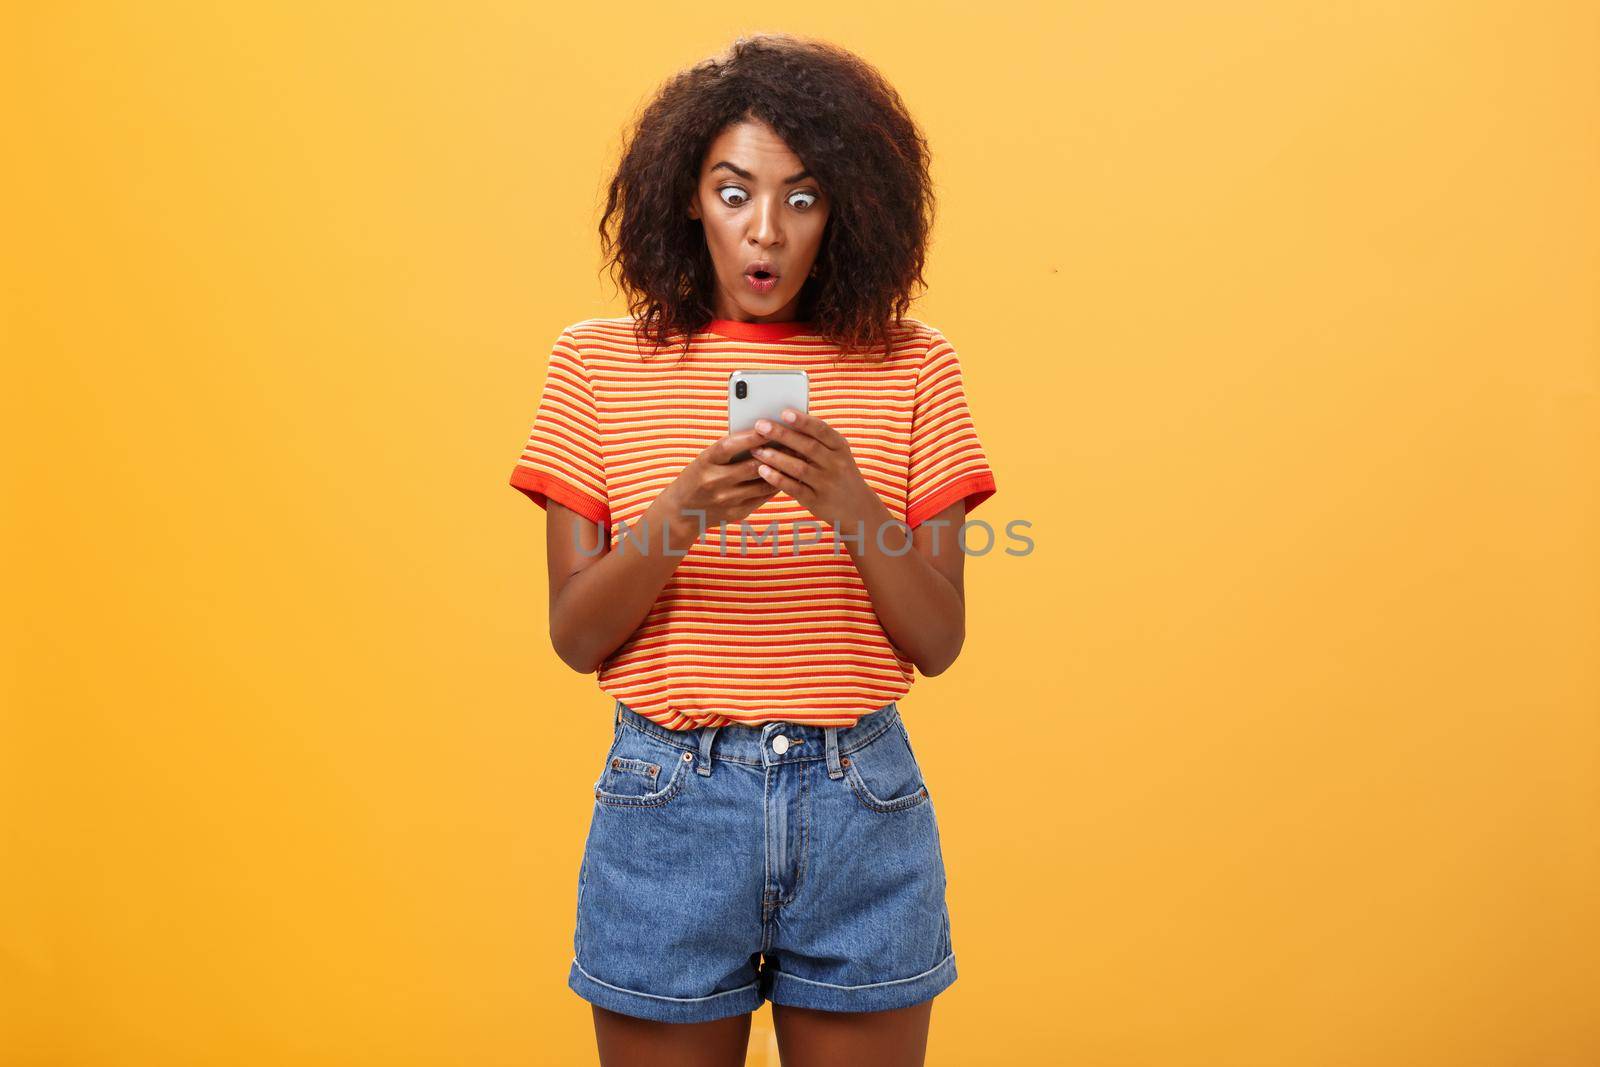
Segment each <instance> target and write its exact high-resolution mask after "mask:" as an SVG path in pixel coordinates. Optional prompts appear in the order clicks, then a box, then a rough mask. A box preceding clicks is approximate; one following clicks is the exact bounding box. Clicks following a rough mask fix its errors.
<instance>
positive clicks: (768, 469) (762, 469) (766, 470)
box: [756, 463, 772, 478]
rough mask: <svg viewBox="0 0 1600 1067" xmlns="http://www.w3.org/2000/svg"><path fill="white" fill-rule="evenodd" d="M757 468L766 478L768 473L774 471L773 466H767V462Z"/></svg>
mask: <svg viewBox="0 0 1600 1067" xmlns="http://www.w3.org/2000/svg"><path fill="white" fill-rule="evenodd" d="M756 469H757V470H759V471H760V472H761V477H763V478H765V477H766V476H767V475H769V474H771V473H772V468H771V467H769V466H767V465H766V464H765V463H763V464H762V465H761V466H760V467H757V468H756Z"/></svg>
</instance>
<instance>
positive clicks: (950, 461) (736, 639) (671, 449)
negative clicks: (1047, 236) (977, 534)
mask: <svg viewBox="0 0 1600 1067" xmlns="http://www.w3.org/2000/svg"><path fill="white" fill-rule="evenodd" d="M811 329H812V326H811V325H810V324H808V323H803V322H768V323H751V322H735V321H732V320H725V319H714V320H712V321H711V322H710V323H709V324H708V325H707V327H706V328H705V329H704V330H702V331H700V332H697V333H695V334H694V335H693V336H692V337H691V338H690V349H689V353H688V354H687V355H684V356H682V357H681V359H680V358H679V357H680V353H682V352H683V345H682V337H681V336H680V337H679V338H678V339H677V340H678V344H677V346H676V347H668V348H663V349H662V350H661V351H660V352H656V353H652V351H651V349H650V348H649V346H648V345H644V346H641V345H640V344H639V342H638V340H637V339H636V338H635V336H634V332H633V320H632V319H630V318H627V317H621V318H593V319H586V320H584V321H582V322H577V323H574V324H573V325H571V326H568V327H567V328H566V329H564V330H562V331H561V336H560V337H559V338H558V339H557V340H556V343H555V346H554V348H553V349H552V351H551V353H550V361H549V367H548V370H547V372H546V376H545V383H544V388H543V391H542V394H541V396H540V400H539V406H538V408H537V410H536V412H535V414H534V418H533V426H532V429H531V431H530V432H529V434H528V438H527V442H526V444H525V445H524V446H523V449H522V455H521V456H520V458H518V460H517V462H516V465H515V466H514V468H513V469H512V472H511V484H512V485H513V486H515V487H516V488H517V489H520V490H521V491H522V492H524V493H526V494H527V495H528V496H529V497H530V498H531V499H533V500H534V501H535V502H536V503H537V504H539V506H540V507H544V506H546V504H547V502H548V501H549V500H555V501H557V502H559V503H561V504H564V505H565V506H567V507H568V508H571V509H572V510H573V511H575V512H577V513H578V514H580V515H582V516H584V517H585V518H586V519H588V520H590V521H592V522H596V523H608V524H610V531H611V532H610V537H609V543H610V545H611V550H612V551H619V550H620V551H634V550H635V549H636V547H637V546H625V547H623V548H621V549H619V548H618V547H617V546H618V542H619V541H620V539H621V534H622V530H621V526H622V524H623V523H626V524H627V525H628V527H629V529H630V531H631V532H632V534H633V535H634V536H641V535H643V534H644V533H648V534H649V536H650V539H651V546H652V548H653V549H654V548H655V546H656V544H657V542H656V538H657V537H658V536H659V531H658V530H654V529H651V530H646V529H645V528H644V527H642V526H640V524H639V519H640V516H642V515H643V513H644V511H645V509H646V508H648V507H649V506H650V504H651V503H652V502H653V501H654V500H655V499H656V497H657V496H658V495H659V494H660V493H661V491H662V490H663V489H665V488H666V487H667V486H668V485H669V484H671V482H672V481H673V480H674V479H676V478H677V477H678V474H679V473H680V472H681V471H682V470H683V468H684V467H685V466H687V465H688V464H689V462H690V461H691V460H693V459H694V458H695V457H696V456H697V455H699V454H700V453H701V452H703V451H704V450H705V449H706V448H708V447H710V446H711V445H712V444H714V443H716V441H717V440H719V439H720V438H722V437H725V436H727V434H728V375H729V374H730V373H732V372H733V371H736V370H746V369H759V368H799V369H803V370H805V371H806V372H807V375H808V376H809V379H810V395H809V403H808V410H809V412H810V413H811V414H812V415H815V416H817V417H818V418H821V419H822V420H823V421H825V422H826V423H828V425H830V426H832V427H833V428H834V429H835V430H837V431H839V433H841V434H842V435H843V436H844V437H845V439H846V440H847V441H849V443H850V450H851V453H852V455H853V456H854V458H855V462H856V466H857V468H858V469H859V470H860V471H861V474H862V476H863V477H864V478H865V479H866V481H867V483H868V484H869V485H871V486H872V488H873V489H874V490H876V491H877V493H878V496H879V497H880V498H881V499H882V500H883V503H884V506H885V507H886V508H887V509H888V511H889V513H890V514H891V515H893V516H894V517H895V518H897V519H903V520H905V522H906V523H907V525H909V526H913V527H914V526H916V525H917V524H918V523H921V522H922V521H923V520H925V519H927V518H929V517H930V516H933V515H936V514H937V513H939V512H940V511H942V510H943V509H944V508H946V507H948V506H949V505H950V504H952V503H954V502H955V501H956V500H958V499H965V500H966V509H967V512H968V513H971V512H972V510H973V509H974V508H976V507H977V506H978V505H979V504H981V503H983V501H985V500H987V499H988V498H989V497H990V496H992V495H993V494H994V491H995V484H994V473H993V471H992V470H991V469H990V467H989V462H988V459H987V457H986V456H985V454H984V449H983V446H982V444H981V443H980V442H979V440H978V435H977V432H976V430H975V429H974V427H973V421H972V416H971V413H970V412H969V410H968V404H967V397H966V393H965V390H964V388H963V385H962V378H961V365H960V363H959V361H958V360H957V358H956V350H955V348H954V347H952V346H951V344H950V342H949V341H948V340H946V339H945V337H944V335H943V334H941V333H940V332H939V331H938V330H936V329H934V328H933V327H931V326H928V325H926V324H925V323H922V322H920V321H918V320H916V319H903V320H901V325H900V327H899V329H898V330H897V331H896V334H895V340H894V344H893V348H892V350H891V351H892V355H891V356H890V357H889V358H888V359H885V360H883V361H882V362H868V361H866V360H864V359H863V358H862V357H860V356H859V355H857V356H853V357H852V358H850V359H848V360H846V359H842V358H840V350H839V348H838V346H837V345H834V344H831V343H829V342H828V341H827V340H826V339H825V338H823V337H821V336H820V335H818V334H815V333H811V332H808V331H809V330H811ZM744 521H745V522H746V523H748V524H749V526H750V533H749V534H743V533H742V532H741V530H740V528H739V526H738V525H737V524H732V525H729V526H727V527H716V526H708V527H707V529H706V531H705V533H704V534H702V535H701V537H700V538H699V539H698V540H697V541H696V542H695V544H693V545H692V546H690V547H689V549H688V551H687V553H686V554H685V555H683V557H682V558H681V559H680V561H679V563H678V566H677V569H676V570H675V571H674V572H673V574H672V576H671V577H670V578H669V579H668V580H667V582H666V585H665V586H664V587H663V588H662V590H661V593H660V595H659V596H658V597H657V598H656V601H655V604H654V605H653V606H652V607H651V609H650V612H649V614H648V615H646V617H645V618H644V621H643V622H641V623H640V624H639V627H638V628H637V629H636V630H635V631H634V632H633V634H632V635H631V636H630V637H629V638H628V640H627V641H626V642H625V643H624V644H622V645H621V646H619V647H618V648H617V649H616V650H615V651H614V652H613V653H612V654H611V655H610V657H609V658H607V659H606V661H605V662H604V663H603V664H602V665H601V667H600V670H599V673H598V676H597V680H598V683H599V686H600V689H601V691H602V692H604V693H606V694H607V695H608V696H611V697H615V698H616V699H618V700H621V701H622V702H623V703H624V704H626V705H627V706H628V707H630V708H632V709H633V710H634V711H637V712H638V713H639V714H641V715H643V716H645V717H646V718H648V719H650V720H652V721H653V722H656V723H658V724H660V725H661V726H664V727H666V728H667V729H670V730H689V729H694V728H696V727H700V726H721V725H726V724H728V723H741V724H746V725H749V724H757V723H763V722H776V721H782V722H791V723H808V724H812V725H817V726H849V725H852V724H854V722H855V721H856V720H857V719H858V718H860V717H861V716H862V715H865V714H867V713H868V712H870V711H873V710H875V709H877V708H880V707H882V706H883V705H884V704H887V703H889V702H890V701H892V700H896V699H898V698H899V697H901V696H904V695H905V693H906V692H907V691H908V690H909V689H910V688H911V683H912V681H913V679H914V678H915V676H916V675H915V670H914V665H913V664H912V662H911V661H910V660H908V659H907V658H905V657H904V656H903V655H901V653H900V650H899V649H898V648H896V647H895V645H894V644H893V642H892V641H891V640H890V638H889V636H888V634H887V633H886V632H885V631H884V629H883V626H882V625H881V624H880V623H879V621H878V617H877V615H876V614H875V613H874V612H873V609H872V600H871V598H870V597H869V596H868V593H867V587H866V583H865V582H863V581H862V579H861V575H860V574H859V572H858V571H857V570H856V566H855V561H854V559H853V557H852V556H851V555H850V553H849V551H848V546H847V545H845V544H844V543H836V538H835V536H834V530H833V528H832V527H831V526H828V525H826V524H823V523H820V522H819V521H818V520H817V519H816V517H815V516H813V515H812V514H811V513H810V512H809V511H807V510H806V508H805V507H804V506H803V505H801V504H800V503H799V502H798V501H797V500H795V499H794V498H793V497H792V496H790V495H789V494H788V493H786V492H782V491H780V492H778V493H777V494H776V495H774V496H773V497H772V498H771V499H770V500H768V501H767V502H766V503H764V504H762V505H761V506H760V507H758V508H756V509H755V510H754V511H752V512H751V513H750V514H749V515H748V516H747V517H746V518H745V519H744ZM797 523H800V524H801V525H800V527H799V530H798V540H799V546H800V547H799V551H798V553H797V552H796V550H795V544H796V537H797V531H796V528H795V527H796V524H797ZM658 525H659V524H658ZM843 532H844V533H845V534H847V535H849V536H852V537H853V536H854V535H855V534H856V532H857V531H855V530H850V529H848V528H846V529H845V530H844V531H843ZM864 532H865V536H867V537H872V536H874V533H875V531H873V530H872V529H871V527H870V524H868V525H866V526H864ZM773 535H776V536H775V537H774V536H773ZM956 535H957V529H956V528H955V527H946V528H945V529H943V530H941V531H940V532H939V540H938V545H939V550H940V551H960V549H959V546H958V543H957V540H956ZM763 538H765V540H762V539H763ZM724 539H725V541H726V547H725V548H723V547H722V545H723V543H724ZM886 543H888V544H891V545H892V544H894V542H893V541H886ZM908 551H916V549H914V548H909V549H908Z"/></svg>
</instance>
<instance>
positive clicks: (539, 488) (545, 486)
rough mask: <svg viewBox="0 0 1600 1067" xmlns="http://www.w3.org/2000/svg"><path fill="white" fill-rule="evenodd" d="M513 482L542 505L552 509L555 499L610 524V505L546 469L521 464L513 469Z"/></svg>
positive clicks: (591, 520)
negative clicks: (548, 504) (535, 468)
mask: <svg viewBox="0 0 1600 1067" xmlns="http://www.w3.org/2000/svg"><path fill="white" fill-rule="evenodd" d="M511 484H512V485H513V486H514V487H516V488H517V489H520V490H522V492H524V493H526V494H527V495H528V498H529V499H531V500H532V501H533V502H534V503H535V504H538V505H539V506H540V507H541V508H546V509H547V510H548V506H547V501H548V500H554V501H555V502H556V503H558V504H561V505H562V506H564V507H567V508H570V509H572V510H573V511H575V512H577V513H578V514H579V515H582V516H583V517H584V518H586V519H588V520H589V521H590V522H596V523H604V524H606V525H610V522H611V509H610V508H609V507H607V506H606V505H605V504H603V503H601V502H600V501H599V500H596V499H595V498H594V497H592V496H590V495H589V494H588V493H585V492H584V491H583V490H581V489H579V488H577V487H576V486H573V485H570V484H568V483H567V482H564V481H562V480H561V479H559V478H556V477H554V476H552V475H549V474H546V473H545V472H543V471H536V470H532V469H531V468H528V467H524V466H521V465H520V464H519V465H518V466H516V467H515V468H513V469H512V471H511Z"/></svg>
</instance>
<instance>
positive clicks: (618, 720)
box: [614, 697, 622, 723]
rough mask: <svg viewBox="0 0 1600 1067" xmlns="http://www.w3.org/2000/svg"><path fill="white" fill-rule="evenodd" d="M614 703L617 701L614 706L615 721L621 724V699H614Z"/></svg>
mask: <svg viewBox="0 0 1600 1067" xmlns="http://www.w3.org/2000/svg"><path fill="white" fill-rule="evenodd" d="M616 701H617V706H616V708H615V709H614V710H615V711H616V713H617V718H616V721H617V722H618V723H620V722H622V698H621V697H618V698H616Z"/></svg>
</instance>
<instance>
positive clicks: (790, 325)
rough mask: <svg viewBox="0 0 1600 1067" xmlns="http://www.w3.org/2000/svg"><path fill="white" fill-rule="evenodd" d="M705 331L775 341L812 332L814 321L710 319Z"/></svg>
mask: <svg viewBox="0 0 1600 1067" xmlns="http://www.w3.org/2000/svg"><path fill="white" fill-rule="evenodd" d="M706 331H707V332H709V333H714V334H719V335H720V336H723V337H732V338H734V339H735V340H738V341H776V340H779V339H781V338H784V337H794V336H796V335H797V334H814V333H816V332H817V324H816V323H814V322H740V321H738V320H736V319H712V320H711V321H710V322H709V323H707V324H706Z"/></svg>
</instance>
